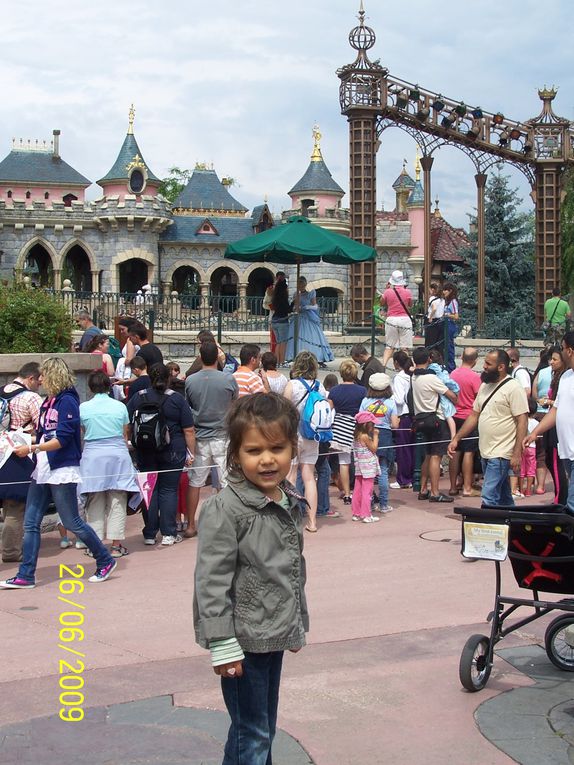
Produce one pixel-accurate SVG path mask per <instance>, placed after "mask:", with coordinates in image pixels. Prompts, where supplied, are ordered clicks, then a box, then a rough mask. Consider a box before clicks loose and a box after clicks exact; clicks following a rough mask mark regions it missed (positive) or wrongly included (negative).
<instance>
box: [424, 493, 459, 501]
mask: <svg viewBox="0 0 574 765" xmlns="http://www.w3.org/2000/svg"><path fill="white" fill-rule="evenodd" d="M429 502H454V499H453V498H452V497H447V495H446V494H437V495H436V497H435V496H434V494H431V495H430V497H429Z"/></svg>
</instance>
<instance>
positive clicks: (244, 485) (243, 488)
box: [227, 475, 307, 510]
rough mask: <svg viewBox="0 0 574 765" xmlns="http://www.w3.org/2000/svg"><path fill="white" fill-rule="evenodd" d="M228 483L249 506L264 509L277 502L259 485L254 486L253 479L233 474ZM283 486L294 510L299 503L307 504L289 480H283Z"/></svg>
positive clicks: (228, 478) (228, 477) (229, 476)
mask: <svg viewBox="0 0 574 765" xmlns="http://www.w3.org/2000/svg"><path fill="white" fill-rule="evenodd" d="M227 485H228V486H229V488H230V489H231V490H232V491H233V492H234V494H236V495H237V496H238V497H239V499H240V500H241V502H242V503H243V504H244V505H248V506H249V507H254V508H256V509H257V510H262V509H263V508H264V507H267V505H269V504H274V505H275V504H277V503H276V502H274V500H272V499H269V497H267V496H265V494H263V492H261V491H260V490H259V489H258V488H257V486H254V485H253V484H252V483H251V481H248V480H247V479H246V478H243V477H237V478H235V477H234V476H232V475H228V476H227ZM281 488H282V489H283V491H284V492H285V494H286V495H287V496H288V497H289V505H290V509H291V510H293V508H294V507H295V506H296V505H298V504H307V502H306V500H305V498H304V497H302V496H301V495H300V494H298V493H297V492H296V491H295V489H294V488H293V486H292V485H291V484H290V483H289V482H288V481H283V482H282V483H281Z"/></svg>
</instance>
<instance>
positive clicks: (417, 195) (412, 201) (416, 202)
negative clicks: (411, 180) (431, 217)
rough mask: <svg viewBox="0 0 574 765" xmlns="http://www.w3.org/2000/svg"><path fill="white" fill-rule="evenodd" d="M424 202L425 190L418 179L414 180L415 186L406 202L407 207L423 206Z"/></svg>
mask: <svg viewBox="0 0 574 765" xmlns="http://www.w3.org/2000/svg"><path fill="white" fill-rule="evenodd" d="M424 203H425V192H424V189H423V185H422V183H421V182H420V181H415V187H414V189H413V190H412V191H411V195H410V197H409V200H408V202H407V205H408V206H409V207H423V206H424Z"/></svg>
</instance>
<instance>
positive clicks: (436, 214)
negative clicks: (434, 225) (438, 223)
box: [434, 197, 442, 218]
mask: <svg viewBox="0 0 574 765" xmlns="http://www.w3.org/2000/svg"><path fill="white" fill-rule="evenodd" d="M434 204H435V208H434V216H435V218H442V215H441V212H440V209H439V206H438V197H437V198H436V199H435V201H434Z"/></svg>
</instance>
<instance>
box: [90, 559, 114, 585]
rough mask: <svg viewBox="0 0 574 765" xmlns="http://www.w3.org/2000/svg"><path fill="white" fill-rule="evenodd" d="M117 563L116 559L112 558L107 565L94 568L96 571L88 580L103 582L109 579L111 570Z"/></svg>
mask: <svg viewBox="0 0 574 765" xmlns="http://www.w3.org/2000/svg"><path fill="white" fill-rule="evenodd" d="M117 565H118V563H117V561H115V560H112V561H110V563H108V564H107V566H104V567H103V568H98V569H96V573H95V574H94V575H93V576H91V577H90V578H89V579H88V582H105V581H106V579H109V577H110V575H111V573H112V571H113V570H114V569H115V567H116V566H117Z"/></svg>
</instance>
